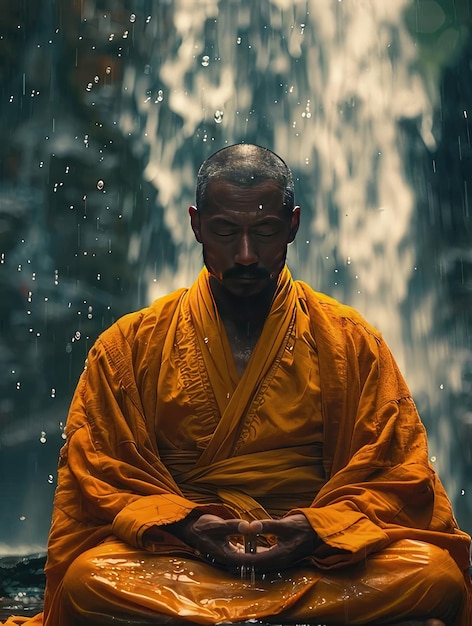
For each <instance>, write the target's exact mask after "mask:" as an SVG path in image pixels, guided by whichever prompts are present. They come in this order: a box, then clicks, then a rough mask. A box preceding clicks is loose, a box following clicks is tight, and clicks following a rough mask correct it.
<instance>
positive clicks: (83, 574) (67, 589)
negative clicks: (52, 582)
mask: <svg viewBox="0 0 472 626" xmlns="http://www.w3.org/2000/svg"><path fill="white" fill-rule="evenodd" d="M96 572H97V565H96V562H95V560H94V559H93V558H92V557H91V556H90V555H89V553H88V552H84V553H83V554H81V555H80V556H78V557H77V558H76V559H75V560H74V561H72V563H71V564H70V565H69V568H68V569H67V572H66V574H65V576H64V579H63V582H62V589H63V593H64V594H65V595H66V596H67V597H68V598H71V597H73V596H74V595H75V594H76V592H77V589H78V588H81V587H83V586H84V585H85V586H86V587H90V586H91V585H90V583H91V581H92V579H93V578H94V576H95V575H96Z"/></svg>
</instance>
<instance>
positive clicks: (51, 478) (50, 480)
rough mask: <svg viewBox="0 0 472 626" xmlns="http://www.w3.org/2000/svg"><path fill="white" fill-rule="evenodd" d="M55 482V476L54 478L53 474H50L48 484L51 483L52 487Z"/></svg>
mask: <svg viewBox="0 0 472 626" xmlns="http://www.w3.org/2000/svg"><path fill="white" fill-rule="evenodd" d="M53 482H54V476H53V475H52V474H49V475H48V483H49V484H50V485H52V483H53Z"/></svg>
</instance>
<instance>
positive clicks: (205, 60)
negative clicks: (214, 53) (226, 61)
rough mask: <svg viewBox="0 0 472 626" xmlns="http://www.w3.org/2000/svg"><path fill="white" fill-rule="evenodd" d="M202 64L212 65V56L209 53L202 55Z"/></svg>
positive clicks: (204, 65)
mask: <svg viewBox="0 0 472 626" xmlns="http://www.w3.org/2000/svg"><path fill="white" fill-rule="evenodd" d="M202 65H203V67H208V66H209V65H210V57H209V56H208V54H204V55H203V57H202Z"/></svg>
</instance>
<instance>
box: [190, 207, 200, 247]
mask: <svg viewBox="0 0 472 626" xmlns="http://www.w3.org/2000/svg"><path fill="white" fill-rule="evenodd" d="M188 214H189V215H190V226H191V227H192V230H193V234H194V235H195V239H196V240H197V241H198V243H202V237H201V234H200V213H199V212H198V210H197V207H196V206H189V208H188Z"/></svg>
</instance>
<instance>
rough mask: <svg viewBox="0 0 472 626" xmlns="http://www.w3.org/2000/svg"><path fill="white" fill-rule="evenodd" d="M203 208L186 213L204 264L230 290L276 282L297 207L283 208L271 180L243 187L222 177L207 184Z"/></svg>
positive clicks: (242, 292)
mask: <svg viewBox="0 0 472 626" xmlns="http://www.w3.org/2000/svg"><path fill="white" fill-rule="evenodd" d="M206 198H207V200H206V204H205V207H204V209H203V212H200V211H197V209H196V208H195V207H190V209H189V213H190V219H191V224H192V229H193V232H194V233H195V237H196V239H197V241H198V242H200V243H201V244H202V245H203V258H204V261H205V265H206V267H207V269H208V271H209V272H210V274H211V276H213V277H214V278H215V279H216V280H217V281H218V282H219V283H220V285H221V286H222V287H223V288H224V289H226V290H227V291H228V292H229V293H230V294H232V295H233V296H239V297H249V296H254V295H257V294H259V293H261V292H262V291H264V290H265V289H266V288H268V287H269V285H271V284H275V282H276V281H277V277H278V275H279V273H280V271H281V270H282V268H283V266H284V263H285V257H286V255H287V245H288V244H289V243H291V242H292V241H293V240H294V238H295V235H296V233H297V230H298V225H299V219H300V209H299V207H295V208H294V210H293V212H292V214H291V215H290V214H288V211H287V208H286V207H284V206H283V191H282V190H281V189H280V188H279V187H278V186H277V184H276V183H275V182H273V181H267V182H264V183H260V184H258V185H255V186H254V187H249V188H244V187H239V186H238V185H234V184H232V183H229V182H227V181H224V180H220V181H214V182H212V183H210V184H209V185H208V187H207V193H206Z"/></svg>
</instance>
